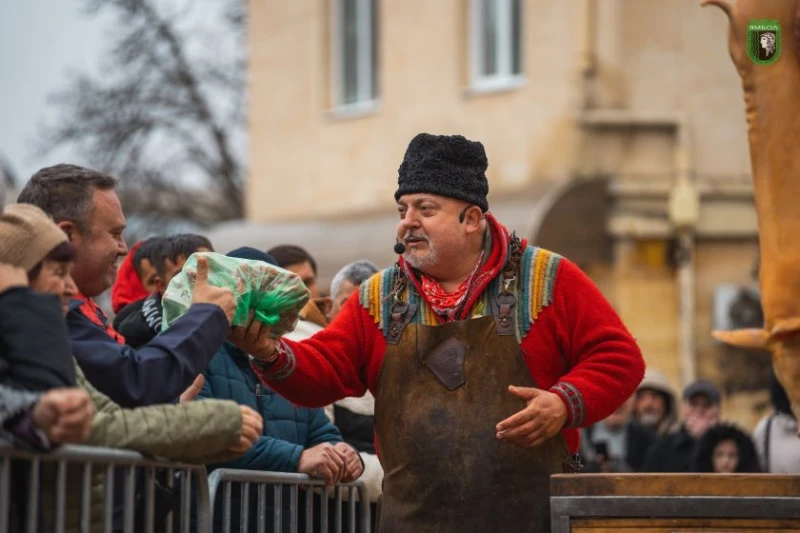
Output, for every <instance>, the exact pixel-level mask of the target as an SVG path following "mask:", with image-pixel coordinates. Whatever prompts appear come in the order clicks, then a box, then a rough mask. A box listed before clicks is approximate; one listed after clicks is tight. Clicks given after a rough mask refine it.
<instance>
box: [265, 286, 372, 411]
mask: <svg viewBox="0 0 800 533" xmlns="http://www.w3.org/2000/svg"><path fill="white" fill-rule="evenodd" d="M381 339H382V337H380V335H379V331H378V327H377V326H376V325H375V323H374V321H373V319H372V317H371V316H370V315H369V313H368V312H367V310H366V309H364V308H363V307H361V305H360V303H359V299H358V292H357V291H356V292H355V293H354V294H353V296H352V297H350V298H349V299H348V300H347V302H346V303H345V305H344V307H343V308H342V310H341V312H340V313H339V314H338V315H337V316H336V318H335V319H334V321H333V322H332V323H331V324H329V325H328V326H327V327H326V328H325V329H323V330H322V331H320V332H319V333H317V334H316V335H314V336H313V337H311V338H309V339H306V340H304V341H301V342H293V341H290V340H286V339H282V340H280V341H279V350H278V352H279V356H278V359H277V360H276V361H275V362H274V363H273V364H272V365H270V367H269V368H268V369H267V370H263V369H261V368H259V367H258V366H257V365H253V370H255V372H256V373H257V374H258V375H259V377H260V378H261V379H262V380H265V381H269V386H270V387H272V388H273V389H275V390H276V391H277V392H278V393H279V394H281V395H282V396H284V397H285V398H287V399H289V400H290V401H292V402H294V403H296V404H297V405H301V406H304V407H324V406H326V405H329V404H331V403H333V402H335V401H337V400H340V399H342V398H346V397H349V396H354V397H360V396H363V395H364V393H365V392H366V391H367V387H368V385H372V387H370V388H374V383H371V382H370V383H368V380H367V376H368V375H369V376H370V377H373V376H375V375H377V371H373V369H374V368H375V367H376V366H377V368H378V369H379V368H380V363H381V361H379V360H376V359H382V358H380V357H378V354H380V355H382V354H383V350H382V349H381V348H380V347H376V346H375V343H376V341H378V340H381ZM384 346H385V344H384ZM376 348H378V349H377V350H376ZM370 381H371V380H370Z"/></svg>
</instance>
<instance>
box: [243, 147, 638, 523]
mask: <svg viewBox="0 0 800 533" xmlns="http://www.w3.org/2000/svg"><path fill="white" fill-rule="evenodd" d="M487 165H488V163H487V159H486V154H485V152H484V148H483V145H482V144H481V143H479V142H473V141H469V140H467V139H465V138H464V137H462V136H434V135H429V134H420V135H418V136H416V137H415V138H414V139H413V140H412V141H411V143H410V144H409V147H408V150H407V151H406V154H405V158H404V160H403V163H402V165H401V166H400V169H399V178H398V184H399V187H398V190H397V192H396V193H395V200H396V201H397V208H398V213H399V222H398V227H397V239H398V241H399V243H400V244H401V245H402V246H400V248H404V250H403V251H402V256H400V257H398V260H397V263H396V264H395V265H393V266H392V267H390V268H388V269H386V270H384V271H383V272H381V273H379V274H377V275H375V276H374V277H373V278H372V279H370V280H368V281H366V282H364V283H363V284H362V285H361V288H360V292H359V294H358V295H354V296H353V297H351V298H350V299H349V300H348V301H347V302H346V303H345V305H344V308H343V309H342V311H341V312H340V313H339V315H337V317H336V319H335V320H334V321H333V323H332V324H330V325H329V326H328V327H327V328H326V329H324V330H323V331H321V332H319V333H318V334H316V335H315V336H314V337H312V338H310V339H308V340H306V341H303V342H292V341H289V340H285V339H278V340H275V339H274V338H272V337H271V335H270V333H269V330H268V328H267V327H266V326H264V327H262V326H261V324H260V323H258V322H253V323H251V325H250V326H249V328H247V330H246V331H245V330H243V329H241V330H240V331H236V332H235V333H234V335H236V336H238V337H241V338H246V339H247V340H248V342H249V343H250V347H251V350H249V352H250V354H251V365H252V366H253V368H254V369H255V370H256V372H257V373H259V375H260V377H261V379H263V380H265V382H268V384H269V386H270V387H272V388H273V389H275V390H276V391H278V392H279V393H280V394H282V395H284V396H285V397H287V398H288V399H290V400H291V401H293V402H297V403H298V404H300V405H304V406H308V407H312V406H322V405H326V404H329V403H332V402H334V401H337V400H339V399H341V398H344V397H348V396H355V397H358V396H361V395H363V394H364V393H365V391H367V390H369V391H370V392H372V393H373V395H374V396H375V399H376V403H375V434H376V445H377V450H378V454H379V456H380V458H381V463H382V465H383V467H384V470H385V472H386V476H385V478H384V487H383V500H382V507H381V511H380V518H379V525H378V531H393V532H394V531H396V532H412V531H413V532H422V533H427V532H434V531H461V532H467V533H469V532H479V531H480V532H482V531H490V530H498V531H504V532H507V531H510V532H522V531H525V532H536V533H539V532H546V531H548V532H549V531H550V519H549V476H550V475H551V474H554V473H561V472H564V471H569V470H571V468H572V467H574V466H575V465H574V463H573V462H572V461H571V458H572V456H571V454H574V453H575V452H576V451H577V449H578V428H580V427H586V426H589V425H592V424H594V423H595V422H597V421H600V420H602V419H603V418H605V417H606V416H608V415H609V414H611V413H612V412H614V411H615V410H616V409H617V408H618V407H619V406H620V405H621V404H622V403H623V402H624V401H625V400H626V399H627V398H628V397H629V396H630V395H631V394H632V393H633V392H634V391H635V389H636V387H637V385H638V384H639V382H640V381H641V380H642V378H643V376H644V367H645V365H644V360H643V358H642V354H641V352H640V350H639V348H638V347H637V345H636V342H635V341H634V339H633V337H632V336H631V334H630V333H629V332H628V330H627V329H626V328H625V326H624V325H623V324H622V322H621V320H620V319H619V317H618V316H617V314H616V313H615V312H614V310H613V308H612V307H611V305H610V304H609V302H608V301H607V300H606V299H605V298H604V297H603V295H602V294H601V293H600V291H599V290H598V288H597V287H596V286H595V285H594V284H593V283H592V282H591V281H590V280H589V278H588V277H587V276H586V275H585V274H584V273H583V272H581V270H580V269H579V268H578V267H577V266H576V265H575V264H573V263H572V262H570V261H569V260H567V259H565V258H563V257H561V256H559V255H558V254H555V253H553V252H550V251H547V250H543V249H540V248H537V247H535V246H531V245H529V244H528V243H527V242H526V241H525V240H524V239H520V238H518V237H516V236H515V235H514V234H513V233H510V232H509V231H508V230H507V229H506V228H505V227H504V226H503V225H502V224H500V222H498V221H497V220H496V219H495V218H494V217H493V216H492V215H491V214H490V213H489V212H488V211H489V205H488V202H487V199H486V195H487V193H488V182H487V180H486V175H485V171H486V168H487Z"/></svg>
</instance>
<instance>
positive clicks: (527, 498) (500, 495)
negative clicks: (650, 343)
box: [375, 292, 568, 533]
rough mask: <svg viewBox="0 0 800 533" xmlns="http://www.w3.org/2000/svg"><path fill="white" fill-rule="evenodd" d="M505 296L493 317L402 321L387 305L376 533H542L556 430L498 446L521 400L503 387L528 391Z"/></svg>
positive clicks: (558, 449)
mask: <svg viewBox="0 0 800 533" xmlns="http://www.w3.org/2000/svg"><path fill="white" fill-rule="evenodd" d="M514 300H515V298H514V296H513V294H511V293H509V292H503V293H501V294H500V295H498V297H497V301H496V302H493V305H492V311H493V315H492V316H486V317H481V318H475V319H470V320H464V321H458V322H452V323H448V324H444V325H439V326H424V325H416V324H409V322H410V321H411V319H412V318H413V314H414V313H415V311H416V309H415V306H414V305H409V304H405V303H402V302H399V304H400V305H398V303H396V304H395V305H394V307H393V313H392V315H393V318H392V320H393V321H392V323H391V325H390V328H389V336H388V338H387V346H388V348H387V350H386V354H385V356H384V361H383V366H382V368H381V372H380V375H379V377H378V384H377V394H376V395H375V431H376V436H377V439H378V445H379V447H380V457H381V463H382V464H383V468H384V472H385V474H384V480H383V497H382V502H381V508H380V511H379V524H378V531H379V533H385V532H402V533H412V532H413V533H433V532H450V531H452V532H459V533H471V532H475V533H479V532H480V533H485V532H487V531H502V532H504V533H505V532H509V533H513V532H531V533H549V532H550V498H549V493H550V480H549V477H550V475H551V474H556V473H562V472H563V471H564V465H565V461H566V460H567V459H568V453H567V448H566V444H565V442H564V439H563V437H562V436H561V434H560V433H559V434H557V435H556V436H555V437H553V438H552V439H550V440H549V441H547V442H545V443H544V444H542V445H540V446H538V447H536V448H521V447H518V446H516V445H514V444H510V443H508V442H504V441H501V440H498V439H497V437H496V431H495V426H496V425H497V423H498V422H500V421H501V420H504V419H505V418H507V417H509V416H511V415H513V414H514V413H517V412H518V411H520V410H522V409H523V408H524V407H525V405H526V402H525V401H524V400H522V399H521V398H517V397H516V396H513V395H512V394H511V393H509V392H508V386H509V385H518V386H523V387H536V382H535V381H534V379H533V377H532V376H531V374H530V371H529V370H528V367H527V365H526V364H525V362H524V361H523V359H522V355H521V353H520V350H519V345H518V343H517V339H516V336H515V335H514V313H513V306H514V303H515V302H514Z"/></svg>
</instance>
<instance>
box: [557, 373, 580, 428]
mask: <svg viewBox="0 0 800 533" xmlns="http://www.w3.org/2000/svg"><path fill="white" fill-rule="evenodd" d="M550 392H555V393H556V394H558V395H559V396H561V399H562V400H563V401H564V404H565V405H566V406H567V423H566V424H565V425H564V427H568V428H578V427H581V424H582V423H583V419H584V417H585V416H586V405H585V404H584V403H583V395H582V394H581V393H580V391H579V390H578V389H576V388H575V386H574V385H571V384H569V383H567V382H565V381H559V382H558V383H556V384H555V385H553V386H552V387H550Z"/></svg>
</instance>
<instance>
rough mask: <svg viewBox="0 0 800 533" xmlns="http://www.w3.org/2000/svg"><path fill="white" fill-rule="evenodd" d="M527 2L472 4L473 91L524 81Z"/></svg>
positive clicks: (476, 0) (510, 0)
mask: <svg viewBox="0 0 800 533" xmlns="http://www.w3.org/2000/svg"><path fill="white" fill-rule="evenodd" d="M522 2H523V0H472V16H471V17H470V18H471V21H472V27H471V31H470V41H471V49H472V50H471V55H472V87H473V88H475V89H494V88H505V87H508V86H514V85H518V84H519V83H520V81H521V80H522Z"/></svg>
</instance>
